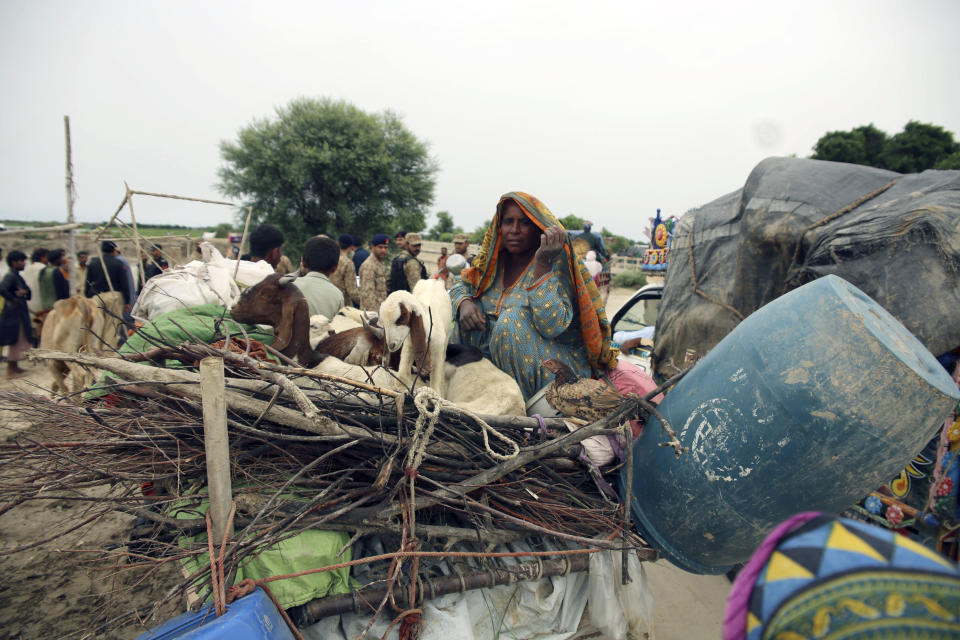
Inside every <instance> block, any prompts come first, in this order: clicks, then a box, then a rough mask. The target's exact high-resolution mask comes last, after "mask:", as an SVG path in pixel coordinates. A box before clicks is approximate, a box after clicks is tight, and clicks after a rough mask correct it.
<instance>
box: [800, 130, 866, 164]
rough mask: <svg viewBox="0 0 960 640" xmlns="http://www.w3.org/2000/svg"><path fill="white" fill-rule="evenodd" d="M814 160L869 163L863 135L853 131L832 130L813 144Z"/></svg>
mask: <svg viewBox="0 0 960 640" xmlns="http://www.w3.org/2000/svg"><path fill="white" fill-rule="evenodd" d="M811 157H812V158H813V159H814V160H830V161H832V162H849V163H850V164H867V151H866V148H865V146H864V142H863V136H861V135H857V134H856V133H854V132H853V131H830V132H828V133H826V134H824V135H823V136H821V137H820V139H819V140H817V144H815V145H814V146H813V156H811Z"/></svg>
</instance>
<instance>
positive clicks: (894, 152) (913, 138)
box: [881, 120, 960, 173]
mask: <svg viewBox="0 0 960 640" xmlns="http://www.w3.org/2000/svg"><path fill="white" fill-rule="evenodd" d="M958 150H960V146H958V145H957V143H956V142H955V141H954V139H953V134H952V133H950V132H949V131H947V130H946V129H944V128H943V127H938V126H936V125H932V124H923V123H921V122H916V121H914V120H911V121H910V122H908V123H907V125H906V126H905V127H904V128H903V131H901V132H900V133H898V134H896V135H895V136H893V137H892V138H890V140H889V141H888V142H887V144H885V145H884V147H883V153H882V154H881V159H882V160H883V165H884V166H885V167H886V168H887V169H890V170H892V171H899V172H900V173H919V172H920V171H924V170H926V169H932V168H933V167H934V165H936V164H937V162H938V161H939V160H940V159H942V158H946V157H947V156H950V155H952V154H953V153H956V152H957V151H958Z"/></svg>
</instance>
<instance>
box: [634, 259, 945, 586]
mask: <svg viewBox="0 0 960 640" xmlns="http://www.w3.org/2000/svg"><path fill="white" fill-rule="evenodd" d="M958 398H960V394H958V392H957V388H956V386H955V385H954V383H953V381H952V380H951V378H950V376H949V375H947V373H946V371H944V369H943V367H941V366H940V364H939V363H937V361H936V359H935V358H934V357H933V355H931V354H930V352H929V351H927V350H926V349H925V348H924V347H923V345H922V344H920V342H919V341H918V340H917V339H916V338H915V337H914V336H913V335H912V334H911V333H910V332H909V331H907V329H906V328H905V327H904V326H903V325H902V324H900V323H899V322H898V321H897V320H896V318H894V317H893V316H892V315H890V314H889V313H888V312H887V311H886V310H885V309H883V308H882V307H881V306H880V305H879V304H877V303H876V302H875V301H874V300H872V299H871V298H870V297H869V296H867V295H866V294H865V293H863V292H862V291H860V290H859V289H857V288H856V287H854V286H853V285H852V284H850V283H849V282H847V281H846V280H843V279H842V278H839V277H837V276H832V275H831V276H826V277H823V278H820V279H818V280H815V281H813V282H810V283H808V284H806V285H804V286H802V287H800V288H799V289H796V290H794V291H791V292H790V293H788V294H786V295H784V296H781V297H780V298H777V299H776V300H774V301H773V302H771V303H769V304H767V305H766V306H764V307H762V308H761V309H758V310H757V311H756V312H755V313H753V314H751V315H750V316H749V317H748V318H746V319H745V320H744V321H743V322H742V323H740V325H739V326H737V327H736V329H734V330H733V332H731V333H730V334H729V335H727V336H726V337H725V338H724V339H723V340H722V341H720V343H719V344H718V345H717V346H716V347H714V348H713V349H712V350H711V351H710V352H709V353H708V354H707V355H706V356H705V357H704V358H703V359H702V360H701V361H700V362H698V363H697V365H696V366H695V367H694V368H693V370H691V371H690V373H689V374H687V376H686V377H685V378H684V379H683V380H681V381H680V382H679V383H678V384H677V386H676V387H675V388H674V390H673V391H671V392H670V393H669V394H668V395H667V397H666V398H665V399H664V401H663V403H661V405H660V407H659V409H660V412H661V413H662V414H663V415H664V417H665V418H666V419H667V420H668V421H669V422H670V424H671V425H672V426H673V428H674V429H675V430H676V431H677V433H678V435H679V438H680V441H681V442H682V443H683V444H684V445H685V446H687V447H689V449H690V450H689V451H688V452H686V453H684V454H683V455H682V456H681V457H680V459H676V458H675V457H674V452H673V449H670V448H667V447H659V446H657V445H658V443H659V442H662V441H664V440H665V437H664V435H663V432H662V429H661V427H660V423H659V421H658V420H656V419H655V418H653V417H651V418H650V420H649V421H648V423H647V426H646V428H645V429H644V432H643V435H642V436H641V437H640V438H638V439H637V440H636V441H635V442H634V445H633V456H634V457H633V460H634V463H633V498H632V504H631V512H632V514H633V517H634V521H635V522H636V523H637V525H638V526H639V528H640V529H641V531H642V533H643V534H644V537H645V538H646V540H647V541H648V542H649V543H650V544H651V545H653V546H654V547H656V548H658V549H659V550H660V551H661V553H662V554H663V555H664V556H665V557H667V558H668V559H669V560H670V561H671V562H673V563H674V564H676V565H678V566H679V567H681V568H682V569H685V570H687V571H692V572H694V573H723V572H726V571H728V570H729V569H730V567H731V566H732V565H734V564H736V563H738V562H743V561H745V560H746V559H747V558H749V557H750V555H751V553H752V552H753V550H754V548H755V547H756V546H757V545H758V544H760V542H761V541H762V540H763V538H764V536H765V535H766V534H767V533H768V532H769V531H770V530H771V529H772V528H773V527H774V526H775V525H776V524H777V523H779V522H781V521H782V520H785V519H786V518H787V517H789V516H791V515H793V514H795V513H797V512H799V511H827V512H841V511H843V510H844V509H847V508H848V507H850V506H851V505H852V504H854V503H855V502H856V501H857V500H859V499H860V498H862V497H863V496H864V495H866V494H867V493H868V492H870V491H872V490H874V489H876V488H877V487H879V486H880V485H881V484H883V483H884V482H885V481H886V480H887V479H889V478H890V477H892V476H893V475H895V474H896V473H897V472H899V471H900V470H901V469H903V468H904V467H905V466H906V465H907V463H908V462H909V461H910V460H911V459H912V458H913V456H914V455H915V454H916V453H917V452H918V451H920V450H921V449H922V448H923V446H924V445H925V444H926V443H927V442H928V441H929V440H930V438H932V437H933V435H934V434H935V433H936V431H937V429H938V428H939V427H940V426H941V425H942V424H943V421H944V419H945V418H946V417H947V415H948V414H949V413H950V411H951V409H952V408H953V407H954V406H955V404H956V402H957V399H958ZM621 480H624V475H623V474H622V475H621Z"/></svg>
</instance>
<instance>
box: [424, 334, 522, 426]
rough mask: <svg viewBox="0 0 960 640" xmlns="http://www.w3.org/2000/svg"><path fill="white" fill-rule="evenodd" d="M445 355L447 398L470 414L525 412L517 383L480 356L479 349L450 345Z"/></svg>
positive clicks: (519, 413)
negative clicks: (470, 412)
mask: <svg viewBox="0 0 960 640" xmlns="http://www.w3.org/2000/svg"><path fill="white" fill-rule="evenodd" d="M446 358H447V359H446V363H445V364H444V368H443V371H444V375H445V377H446V382H447V394H446V396H444V397H445V398H446V399H447V400H449V401H450V402H452V403H454V404H455V405H457V406H458V407H460V408H461V409H467V410H468V411H472V412H474V413H487V414H493V415H498V416H525V415H527V412H526V403H525V402H524V400H523V392H522V391H521V390H520V385H518V384H517V381H516V380H514V379H513V378H511V377H510V376H509V375H508V374H507V373H505V372H503V371H501V370H500V369H498V368H497V365H495V364H493V362H491V361H490V360H488V359H487V358H484V357H483V355H482V354H481V353H480V349H477V348H476V347H471V346H467V345H462V344H451V345H449V346H448V347H447V353H446Z"/></svg>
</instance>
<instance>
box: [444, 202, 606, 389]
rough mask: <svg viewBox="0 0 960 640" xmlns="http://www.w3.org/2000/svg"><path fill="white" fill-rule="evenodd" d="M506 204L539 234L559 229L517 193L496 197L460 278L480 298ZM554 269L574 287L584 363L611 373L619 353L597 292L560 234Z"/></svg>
mask: <svg viewBox="0 0 960 640" xmlns="http://www.w3.org/2000/svg"><path fill="white" fill-rule="evenodd" d="M506 200H512V201H513V202H516V203H517V205H518V206H519V207H520V208H521V209H522V210H523V212H524V213H526V214H527V217H529V218H530V219H531V220H533V222H534V224H536V225H537V226H538V227H540V229H541V230H546V229H547V228H548V227H554V226H556V227H560V228H561V229H563V225H562V224H560V221H559V220H557V218H556V217H555V216H554V215H553V214H552V213H551V212H550V210H549V209H547V206H546V205H545V204H543V203H542V202H540V201H539V200H537V199H536V198H535V197H533V196H531V195H530V194H527V193H523V192H520V191H511V192H510V193H505V194H504V195H502V196H500V201H499V202H497V210H496V212H495V213H494V215H493V222H492V223H491V224H490V226H489V227H488V228H487V233H486V235H485V236H484V237H483V245H482V246H481V247H480V253H478V254H477V257H475V258H474V259H473V265H472V266H471V267H470V268H468V269H464V270H463V273H462V274H461V277H462V278H463V280H465V281H466V282H469V283H470V284H472V285H473V286H474V287H475V288H476V294H475V295H476V296H479V295H480V294H482V293H483V292H484V291H485V290H486V289H487V288H489V287H490V285H491V284H493V281H494V278H495V277H496V274H497V263H498V262H499V260H500V240H501V239H500V211H501V208H502V205H503V203H504V202H505V201H506ZM554 268H557V269H566V270H568V271H569V273H570V279H571V282H573V286H574V298H575V302H576V304H577V310H578V316H579V319H580V331H581V335H582V336H583V344H584V346H585V347H586V351H587V359H588V360H589V362H590V366H591V367H593V368H594V369H596V370H598V371H602V370H607V369H613V368H614V367H616V365H617V353H619V351H618V350H617V349H616V348H615V347H613V346H612V345H611V344H610V335H611V334H610V323H609V322H608V321H607V313H606V311H605V309H604V306H603V301H602V300H601V299H600V291H599V290H598V289H597V285H596V284H595V283H594V281H593V277H592V276H591V275H590V271H589V270H588V269H587V267H586V266H584V264H583V261H582V260H580V259H579V258H577V256H576V254H575V253H574V251H573V246H572V245H571V244H570V237H569V236H568V235H566V234H564V242H563V252H562V253H561V254H560V255H559V256H558V257H557V259H556V262H555V264H554Z"/></svg>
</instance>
